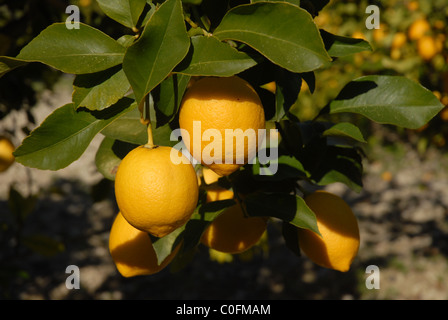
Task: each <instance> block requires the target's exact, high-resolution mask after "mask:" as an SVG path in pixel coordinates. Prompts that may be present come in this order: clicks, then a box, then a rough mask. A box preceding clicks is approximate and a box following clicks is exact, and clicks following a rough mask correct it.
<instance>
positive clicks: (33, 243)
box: [22, 234, 65, 257]
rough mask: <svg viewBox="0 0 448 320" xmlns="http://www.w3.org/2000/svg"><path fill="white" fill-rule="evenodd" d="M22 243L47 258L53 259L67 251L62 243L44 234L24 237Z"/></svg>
mask: <svg viewBox="0 0 448 320" xmlns="http://www.w3.org/2000/svg"><path fill="white" fill-rule="evenodd" d="M22 243H23V244H24V245H25V246H27V247H28V248H30V249H31V250H33V251H34V252H37V253H39V254H41V255H43V256H45V257H52V256H54V255H56V254H58V253H60V252H63V251H64V250H65V246H64V244H63V243H62V242H60V241H58V240H56V239H54V238H52V237H49V236H46V235H43V234H33V235H29V236H25V237H22Z"/></svg>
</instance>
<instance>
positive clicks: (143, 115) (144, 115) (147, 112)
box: [139, 94, 154, 149]
mask: <svg viewBox="0 0 448 320" xmlns="http://www.w3.org/2000/svg"><path fill="white" fill-rule="evenodd" d="M139 109H140V122H141V123H142V124H144V125H146V131H147V134H148V142H147V143H146V144H145V148H148V149H152V148H154V139H153V135H152V126H151V106H150V104H149V94H147V95H146V97H145V99H144V101H143V106H141V107H140V108H139Z"/></svg>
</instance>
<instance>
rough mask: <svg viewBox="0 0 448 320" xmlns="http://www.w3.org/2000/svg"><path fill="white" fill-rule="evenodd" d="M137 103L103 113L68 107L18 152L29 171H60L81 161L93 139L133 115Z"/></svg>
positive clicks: (121, 103)
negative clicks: (122, 118) (102, 131)
mask: <svg viewBox="0 0 448 320" xmlns="http://www.w3.org/2000/svg"><path fill="white" fill-rule="evenodd" d="M132 102H133V100H132V99H129V98H123V99H122V100H120V101H119V102H118V103H116V104H115V105H114V106H112V107H110V108H108V109H105V110H103V111H89V110H87V109H78V110H75V107H74V105H73V104H66V105H64V106H62V107H60V108H58V109H56V110H55V111H54V112H53V113H52V114H50V115H49V116H48V117H47V118H46V119H45V120H44V121H43V122H42V124H41V125H40V126H39V127H37V128H36V129H35V130H33V131H32V132H31V134H30V135H29V136H28V137H26V138H25V139H24V140H23V142H22V144H21V145H20V146H19V147H18V148H17V150H16V151H15V152H14V155H15V157H16V160H17V161H18V162H19V163H21V164H23V165H25V166H28V167H32V168H38V169H41V170H59V169H62V168H64V167H67V166H68V165H69V164H71V163H72V162H73V161H75V160H77V159H78V158H79V157H80V156H81V155H82V154H83V153H84V151H85V150H86V148H87V147H88V146H89V144H90V142H91V141H92V139H93V138H94V137H95V135H97V134H98V133H99V132H100V131H101V130H103V129H104V128H105V127H106V126H107V125H109V124H110V123H112V122H113V121H114V120H116V119H117V118H119V117H120V116H121V115H123V114H125V113H126V112H127V111H129V109H130V107H131V104H132Z"/></svg>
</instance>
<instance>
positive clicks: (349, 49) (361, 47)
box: [320, 30, 372, 57]
mask: <svg viewBox="0 0 448 320" xmlns="http://www.w3.org/2000/svg"><path fill="white" fill-rule="evenodd" d="M320 33H321V36H322V39H323V40H324V43H325V48H326V49H327V51H328V54H329V55H330V56H331V57H343V56H348V55H351V54H355V53H358V52H363V51H372V47H371V46H370V44H369V43H368V42H367V41H365V40H363V39H356V38H350V37H342V36H338V35H334V34H331V33H329V32H327V31H325V30H320Z"/></svg>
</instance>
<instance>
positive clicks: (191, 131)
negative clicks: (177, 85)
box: [179, 76, 265, 176]
mask: <svg viewBox="0 0 448 320" xmlns="http://www.w3.org/2000/svg"><path fill="white" fill-rule="evenodd" d="M179 125H180V128H181V129H183V132H182V139H183V141H184V143H185V145H186V147H187V148H188V150H189V152H190V153H191V154H192V155H193V157H195V158H196V160H198V161H200V162H201V163H202V164H203V165H205V166H207V167H209V168H210V169H212V170H213V171H215V172H216V173H217V174H219V175H221V176H225V175H229V174H231V173H232V172H234V171H236V170H238V168H240V167H241V166H242V165H244V164H246V163H247V162H248V161H249V160H250V158H252V157H254V156H255V155H256V151H257V149H258V144H259V143H260V142H261V141H260V139H258V130H259V129H265V115H264V110H263V106H262V103H261V100H260V98H259V96H258V94H257V92H256V91H255V90H254V89H253V88H252V86H251V85H250V84H249V83H248V82H246V81H245V80H243V79H241V78H239V77H237V76H233V77H205V78H202V79H200V80H197V81H196V82H194V83H193V84H192V86H191V87H190V88H189V89H187V91H186V93H185V96H184V98H183V101H182V104H181V107H180V111H179ZM195 125H196V127H195ZM198 125H200V130H198V129H199V127H198ZM195 129H196V130H195ZM226 129H227V130H228V131H227V132H226ZM204 132H205V135H204ZM238 132H239V133H241V135H239V138H238V139H235V138H234V134H233V133H235V136H238V134H237V133H238ZM207 134H209V136H208V137H207V136H206V135H207ZM243 134H244V135H246V134H247V135H248V136H250V135H251V134H252V135H251V137H252V138H253V139H252V138H251V139H250V140H251V141H250V143H249V139H248V138H247V137H244V145H243V143H242V141H243V139H242V138H243ZM219 138H220V139H221V140H218V139H219ZM207 139H209V140H207ZM226 140H227V141H228V143H227V144H226ZM237 140H238V141H241V143H238V144H237ZM237 147H238V149H237ZM239 147H244V150H241V148H239ZM226 159H227V161H226ZM219 162H221V163H219Z"/></svg>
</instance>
